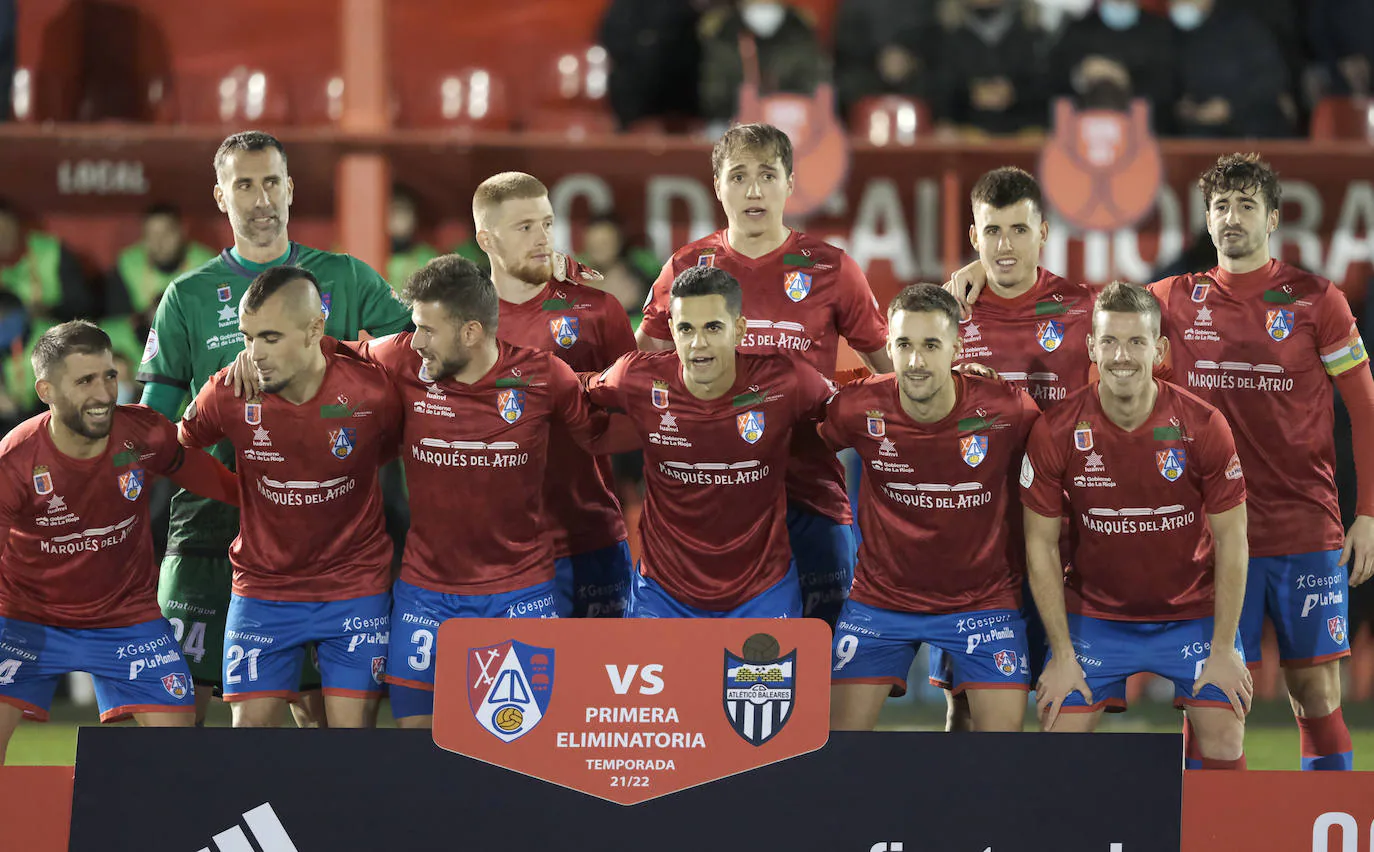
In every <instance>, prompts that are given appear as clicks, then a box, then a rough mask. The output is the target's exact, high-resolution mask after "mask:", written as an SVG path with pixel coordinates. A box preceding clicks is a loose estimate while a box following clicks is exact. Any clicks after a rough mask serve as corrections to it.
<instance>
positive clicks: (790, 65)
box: [698, 0, 830, 121]
mask: <svg viewBox="0 0 1374 852" xmlns="http://www.w3.org/2000/svg"><path fill="white" fill-rule="evenodd" d="M698 33H699V36H700V41H701V69H700V76H699V79H700V98H701V115H702V117H703V118H706V119H710V120H713V121H728V120H729V119H730V118H732V117H734V115H735V113H736V112H737V111H738V108H739V89H740V85H741V84H742V83H743V82H744V81H745V66H744V58H743V55H742V53H741V49H742V45H741V43H742V42H744V41H746V40H747V41H752V42H753V44H754V46H755V50H756V55H757V57H758V75H759V79H758V83H759V93H760V94H763V95H769V94H774V93H777V92H792V93H797V94H805V95H809V94H811V93H812V92H814V91H815V89H816V86H817V85H819V84H820V83H821V82H822V81H823V80H825V79H826V78H827V77H828V76H829V73H830V69H829V66H828V64H827V62H826V59H825V54H824V53H823V52H822V50H821V46H820V42H819V41H818V40H817V38H816V30H815V28H814V27H813V26H812V24H811V22H810V21H808V20H807V18H806V17H804V15H803V13H802V12H800V11H799V10H797V9H795V8H793V7H791V6H789V5H787V4H786V3H778V2H773V0H739V2H738V3H737V4H735V5H733V6H727V7H724V8H720V9H715V10H713V11H711V12H708V13H706V14H705V15H703V16H702V19H701V24H700V27H699V29H698Z"/></svg>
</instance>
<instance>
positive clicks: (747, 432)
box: [735, 411, 764, 444]
mask: <svg viewBox="0 0 1374 852" xmlns="http://www.w3.org/2000/svg"><path fill="white" fill-rule="evenodd" d="M763 419H764V418H763V412H762V411H746V412H744V413H743V414H736V415H735V426H736V427H737V428H738V429H739V436H740V437H741V438H743V439H744V440H746V441H748V442H749V443H751V444H757V443H758V442H759V439H761V438H762V437H763Z"/></svg>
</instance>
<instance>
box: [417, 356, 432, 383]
mask: <svg viewBox="0 0 1374 852" xmlns="http://www.w3.org/2000/svg"><path fill="white" fill-rule="evenodd" d="M415 377H416V378H418V379H419V380H420V381H422V382H424V383H426V384H428V383H430V382H432V381H434V380H433V379H431V378H430V377H429V368H428V367H426V366H425V363H424V362H423V361H421V362H420V372H418V373H416V374H415Z"/></svg>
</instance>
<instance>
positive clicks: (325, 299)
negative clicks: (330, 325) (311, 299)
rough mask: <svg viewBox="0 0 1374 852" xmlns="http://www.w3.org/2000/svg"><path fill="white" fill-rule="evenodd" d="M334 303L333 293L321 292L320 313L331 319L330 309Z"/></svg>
mask: <svg viewBox="0 0 1374 852" xmlns="http://www.w3.org/2000/svg"><path fill="white" fill-rule="evenodd" d="M333 303H334V294H333V293H321V294H320V313H322V314H324V318H325V319H329V309H330V307H331V306H332V305H333Z"/></svg>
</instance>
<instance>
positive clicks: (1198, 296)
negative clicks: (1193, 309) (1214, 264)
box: [1193, 278, 1212, 302]
mask: <svg viewBox="0 0 1374 852" xmlns="http://www.w3.org/2000/svg"><path fill="white" fill-rule="evenodd" d="M1211 290H1212V282H1211V281H1209V280H1208V279H1206V278H1203V279H1202V280H1201V281H1194V282H1193V301H1194V302H1205V301H1206V300H1207V294H1208V293H1209V292H1211Z"/></svg>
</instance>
